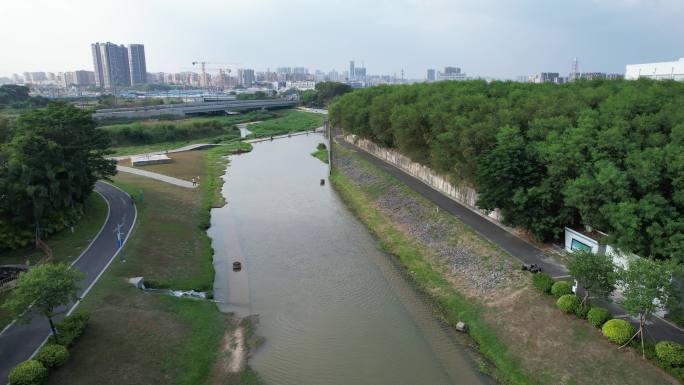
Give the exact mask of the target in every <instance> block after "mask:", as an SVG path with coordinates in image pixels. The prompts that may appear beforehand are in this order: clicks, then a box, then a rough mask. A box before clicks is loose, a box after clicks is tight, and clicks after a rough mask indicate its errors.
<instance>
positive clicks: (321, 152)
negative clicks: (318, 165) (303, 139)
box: [311, 143, 328, 164]
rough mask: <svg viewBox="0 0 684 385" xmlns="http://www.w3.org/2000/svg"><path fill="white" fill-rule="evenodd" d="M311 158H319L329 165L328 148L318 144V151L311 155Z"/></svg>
mask: <svg viewBox="0 0 684 385" xmlns="http://www.w3.org/2000/svg"><path fill="white" fill-rule="evenodd" d="M311 156H313V157H314V158H318V159H319V160H320V161H321V162H323V163H326V164H327V163H328V148H327V147H326V146H325V144H323V143H318V146H317V147H316V151H314V152H312V153H311Z"/></svg>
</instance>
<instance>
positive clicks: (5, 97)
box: [0, 84, 48, 109]
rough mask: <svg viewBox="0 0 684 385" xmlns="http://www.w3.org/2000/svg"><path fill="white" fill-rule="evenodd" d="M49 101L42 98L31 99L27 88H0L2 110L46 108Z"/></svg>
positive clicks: (8, 86) (17, 86) (5, 86)
mask: <svg viewBox="0 0 684 385" xmlns="http://www.w3.org/2000/svg"><path fill="white" fill-rule="evenodd" d="M47 104H48V99H47V98H44V97H42V96H36V97H31V96H30V95H29V89H28V87H26V86H19V85H16V84H4V85H2V86H0V108H3V107H10V108H15V109H24V108H37V107H45V106H46V105H47Z"/></svg>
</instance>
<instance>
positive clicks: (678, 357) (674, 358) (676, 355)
mask: <svg viewBox="0 0 684 385" xmlns="http://www.w3.org/2000/svg"><path fill="white" fill-rule="evenodd" d="M655 351H656V356H657V357H658V359H659V360H660V361H661V362H662V363H664V364H666V365H669V366H683V365H684V346H682V345H680V344H678V343H676V342H672V341H660V342H658V343H657V344H656V346H655Z"/></svg>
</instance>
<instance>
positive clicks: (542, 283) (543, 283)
mask: <svg viewBox="0 0 684 385" xmlns="http://www.w3.org/2000/svg"><path fill="white" fill-rule="evenodd" d="M553 282H554V281H553V278H551V276H550V275H548V274H546V273H537V274H533V275H532V284H533V285H534V287H536V288H537V289H539V290H540V291H541V292H542V293H546V294H549V293H551V287H552V286H553Z"/></svg>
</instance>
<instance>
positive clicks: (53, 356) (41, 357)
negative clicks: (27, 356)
mask: <svg viewBox="0 0 684 385" xmlns="http://www.w3.org/2000/svg"><path fill="white" fill-rule="evenodd" d="M68 359H69V351H68V350H67V348H66V347H64V346H62V345H57V344H49V345H45V346H43V347H42V348H41V349H40V350H39V351H38V354H37V355H36V360H37V361H39V362H40V363H42V364H43V365H44V366H45V367H46V368H48V369H52V368H57V367H60V366H62V365H64V364H65V363H66V362H67V360H68Z"/></svg>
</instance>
